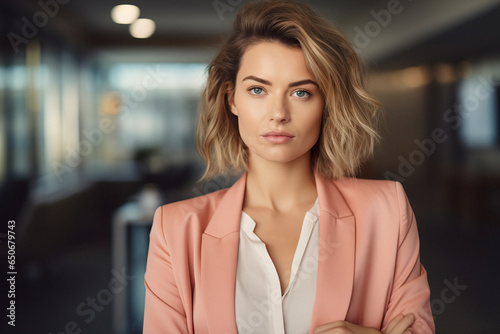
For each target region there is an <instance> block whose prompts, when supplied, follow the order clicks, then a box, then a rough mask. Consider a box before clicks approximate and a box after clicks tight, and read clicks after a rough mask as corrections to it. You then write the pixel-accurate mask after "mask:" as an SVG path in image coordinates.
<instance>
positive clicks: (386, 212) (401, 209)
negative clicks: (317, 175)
mask: <svg viewBox="0 0 500 334" xmlns="http://www.w3.org/2000/svg"><path fill="white" fill-rule="evenodd" d="M332 182H333V183H334V184H335V186H336V187H337V189H338V190H339V192H340V193H341V195H342V197H343V198H344V200H345V201H346V203H347V205H348V206H349V208H350V209H351V210H352V212H353V214H354V215H356V216H364V217H366V218H369V219H370V220H378V221H385V222H389V221H391V222H394V223H395V222H398V223H399V224H397V225H400V227H403V226H404V225H407V224H409V223H410V222H411V220H412V219H414V214H413V210H412V208H411V206H410V202H409V201H408V197H407V195H406V193H405V190H404V188H403V185H402V184H401V182H399V181H393V180H370V179H359V178H344V179H338V180H334V181H332ZM403 229H404V227H403Z"/></svg>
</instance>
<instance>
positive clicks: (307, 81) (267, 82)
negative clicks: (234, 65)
mask: <svg viewBox="0 0 500 334" xmlns="http://www.w3.org/2000/svg"><path fill="white" fill-rule="evenodd" d="M245 80H255V81H257V82H260V83H262V84H264V85H268V86H272V83H271V82H270V81H268V80H266V79H262V78H259V77H256V76H254V75H249V76H247V77H245V78H243V80H241V81H242V82H243V81H245ZM305 84H313V85H316V86H317V87H319V85H318V83H317V82H316V81H313V80H310V79H305V80H300V81H295V82H291V83H290V84H288V87H296V86H300V85H305Z"/></svg>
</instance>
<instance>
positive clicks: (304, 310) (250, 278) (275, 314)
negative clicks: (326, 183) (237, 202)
mask: <svg viewBox="0 0 500 334" xmlns="http://www.w3.org/2000/svg"><path fill="white" fill-rule="evenodd" d="M318 221H319V203H318V199H316V202H315V204H314V206H313V207H312V208H311V209H310V210H309V211H308V212H307V213H306V215H305V217H304V222H303V224H302V229H301V232H300V238H299V242H298V244H297V249H296V250H295V255H294V257H293V261H292V268H291V275H290V280H289V282H288V287H287V288H286V290H285V292H284V294H283V295H281V286H280V280H279V277H278V273H277V271H276V268H275V267H274V264H273V262H272V260H271V257H270V256H269V253H268V252H267V249H266V245H265V244H264V243H263V242H262V241H261V240H260V238H259V237H258V236H257V235H256V234H255V233H254V229H255V226H256V224H255V221H254V220H253V219H252V218H251V217H250V216H249V215H248V214H247V213H245V212H244V211H242V212H241V221H240V242H239V246H238V264H237V268H236V290H235V313H236V325H237V328H238V333H239V334H251V333H273V334H281V333H282V334H285V333H286V334H307V333H308V332H309V327H310V325H311V316H312V311H313V305H314V297H315V294H316V276H317V269H318V256H319V253H318V252H319V224H318Z"/></svg>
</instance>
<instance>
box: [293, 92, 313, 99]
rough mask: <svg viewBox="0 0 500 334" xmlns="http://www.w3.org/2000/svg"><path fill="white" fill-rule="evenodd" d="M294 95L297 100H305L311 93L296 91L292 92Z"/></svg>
mask: <svg viewBox="0 0 500 334" xmlns="http://www.w3.org/2000/svg"><path fill="white" fill-rule="evenodd" d="M294 94H296V96H297V97H299V98H305V97H308V96H310V95H311V93H309V92H308V91H306V90H297V91H295V92H294Z"/></svg>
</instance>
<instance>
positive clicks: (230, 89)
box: [226, 82, 238, 116]
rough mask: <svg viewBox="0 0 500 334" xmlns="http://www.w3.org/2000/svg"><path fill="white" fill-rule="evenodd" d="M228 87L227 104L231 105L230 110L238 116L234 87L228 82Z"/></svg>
mask: <svg viewBox="0 0 500 334" xmlns="http://www.w3.org/2000/svg"><path fill="white" fill-rule="evenodd" d="M226 87H227V103H228V104H229V108H230V110H231V112H232V113H233V114H234V115H235V116H238V109H237V108H236V105H235V104H234V86H233V84H232V83H231V82H228V83H227V86H226Z"/></svg>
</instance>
